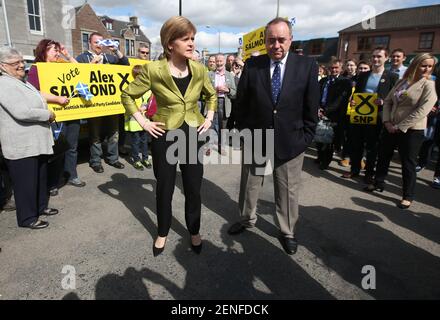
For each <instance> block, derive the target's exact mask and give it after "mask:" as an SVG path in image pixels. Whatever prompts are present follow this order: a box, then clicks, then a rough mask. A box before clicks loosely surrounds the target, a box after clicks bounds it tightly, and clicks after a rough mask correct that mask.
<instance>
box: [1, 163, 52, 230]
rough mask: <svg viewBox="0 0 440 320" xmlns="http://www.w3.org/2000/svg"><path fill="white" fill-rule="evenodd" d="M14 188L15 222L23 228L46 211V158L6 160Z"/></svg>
mask: <svg viewBox="0 0 440 320" xmlns="http://www.w3.org/2000/svg"><path fill="white" fill-rule="evenodd" d="M6 163H7V165H8V168H9V174H10V176H11V180H12V185H13V188H14V196H15V205H16V207H17V222H18V225H19V226H20V227H25V226H28V225H30V224H31V223H33V222H35V221H37V220H38V217H39V215H40V213H41V212H43V210H45V209H47V204H48V200H49V199H48V194H47V156H45V155H40V156H36V157H29V158H23V159H18V160H6Z"/></svg>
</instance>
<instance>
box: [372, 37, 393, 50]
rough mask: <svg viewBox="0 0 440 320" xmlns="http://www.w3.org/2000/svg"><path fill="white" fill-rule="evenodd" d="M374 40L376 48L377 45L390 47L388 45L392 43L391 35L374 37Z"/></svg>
mask: <svg viewBox="0 0 440 320" xmlns="http://www.w3.org/2000/svg"><path fill="white" fill-rule="evenodd" d="M373 42H374V48H376V47H384V48H388V45H389V43H390V37H389V36H379V37H374V41H373ZM374 48H373V49H374Z"/></svg>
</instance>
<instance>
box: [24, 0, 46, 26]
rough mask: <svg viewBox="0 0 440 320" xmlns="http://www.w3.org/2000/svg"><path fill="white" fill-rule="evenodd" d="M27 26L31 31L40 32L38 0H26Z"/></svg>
mask: <svg viewBox="0 0 440 320" xmlns="http://www.w3.org/2000/svg"><path fill="white" fill-rule="evenodd" d="M27 6H28V18H29V28H30V30H31V31H34V32H38V33H41V32H42V31H43V30H42V27H41V10H40V0H27Z"/></svg>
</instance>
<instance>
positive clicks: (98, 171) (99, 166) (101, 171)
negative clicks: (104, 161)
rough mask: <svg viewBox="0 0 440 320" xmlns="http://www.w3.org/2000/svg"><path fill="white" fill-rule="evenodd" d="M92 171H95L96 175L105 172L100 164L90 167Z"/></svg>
mask: <svg viewBox="0 0 440 320" xmlns="http://www.w3.org/2000/svg"><path fill="white" fill-rule="evenodd" d="M90 167H91V168H92V169H93V171H95V172H96V173H103V172H104V168H103V167H102V165H100V164H97V165H93V166H90Z"/></svg>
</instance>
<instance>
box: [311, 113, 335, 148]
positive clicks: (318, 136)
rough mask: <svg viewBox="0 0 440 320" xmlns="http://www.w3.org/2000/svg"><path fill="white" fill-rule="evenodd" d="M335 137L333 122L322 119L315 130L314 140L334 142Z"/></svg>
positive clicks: (326, 142)
mask: <svg viewBox="0 0 440 320" xmlns="http://www.w3.org/2000/svg"><path fill="white" fill-rule="evenodd" d="M333 137H334V130H333V127H332V123H331V121H330V120H328V119H320V120H319V122H318V124H317V126H316V132H315V138H314V141H315V142H318V143H324V144H328V143H332V142H333Z"/></svg>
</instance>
